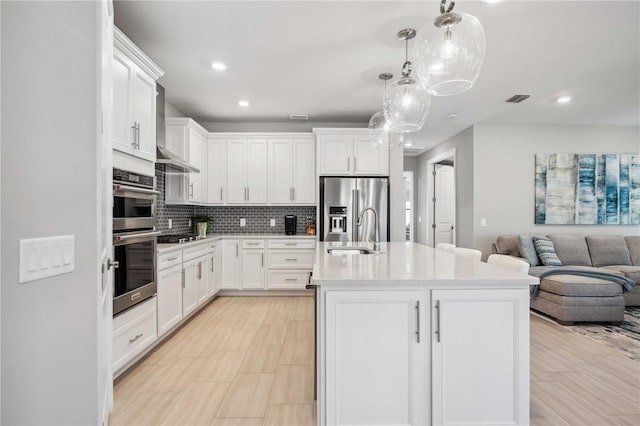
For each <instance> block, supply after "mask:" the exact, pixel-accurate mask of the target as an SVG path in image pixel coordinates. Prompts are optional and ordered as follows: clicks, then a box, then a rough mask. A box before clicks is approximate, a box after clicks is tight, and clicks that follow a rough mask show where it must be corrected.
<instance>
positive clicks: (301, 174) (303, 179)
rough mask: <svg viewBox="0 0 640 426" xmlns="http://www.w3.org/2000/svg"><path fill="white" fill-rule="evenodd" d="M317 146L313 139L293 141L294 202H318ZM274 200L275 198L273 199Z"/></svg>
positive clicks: (309, 203)
mask: <svg viewBox="0 0 640 426" xmlns="http://www.w3.org/2000/svg"><path fill="white" fill-rule="evenodd" d="M315 153H316V147H315V142H314V141H313V140H294V141H293V202H294V203H295V204H308V205H311V204H315V202H316V190H315V189H316V155H315ZM272 201H273V200H272Z"/></svg>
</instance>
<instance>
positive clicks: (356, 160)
mask: <svg viewBox="0 0 640 426" xmlns="http://www.w3.org/2000/svg"><path fill="white" fill-rule="evenodd" d="M353 171H354V172H357V171H358V157H353Z"/></svg>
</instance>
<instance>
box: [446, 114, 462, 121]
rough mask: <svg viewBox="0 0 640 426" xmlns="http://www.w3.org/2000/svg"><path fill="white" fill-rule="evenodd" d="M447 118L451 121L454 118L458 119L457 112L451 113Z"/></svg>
mask: <svg viewBox="0 0 640 426" xmlns="http://www.w3.org/2000/svg"><path fill="white" fill-rule="evenodd" d="M447 117H449V118H450V119H452V120H453V119H454V118H458V117H460V114H458V113H457V112H452V113H451V114H449V115H447Z"/></svg>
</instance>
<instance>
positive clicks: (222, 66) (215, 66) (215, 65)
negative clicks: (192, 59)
mask: <svg viewBox="0 0 640 426" xmlns="http://www.w3.org/2000/svg"><path fill="white" fill-rule="evenodd" d="M211 68H213V69H214V70H216V71H224V70H226V69H227V64H225V63H224V62H214V63H212V64H211Z"/></svg>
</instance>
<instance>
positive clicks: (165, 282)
mask: <svg viewBox="0 0 640 426" xmlns="http://www.w3.org/2000/svg"><path fill="white" fill-rule="evenodd" d="M157 301H158V336H162V335H163V334H165V333H166V332H167V331H169V330H171V329H172V328H173V327H174V326H175V325H176V324H178V323H179V322H180V321H181V320H182V265H175V266H172V267H170V268H167V269H165V270H162V271H159V272H158V299H157Z"/></svg>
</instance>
